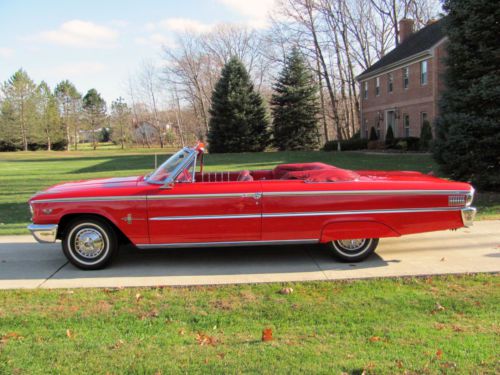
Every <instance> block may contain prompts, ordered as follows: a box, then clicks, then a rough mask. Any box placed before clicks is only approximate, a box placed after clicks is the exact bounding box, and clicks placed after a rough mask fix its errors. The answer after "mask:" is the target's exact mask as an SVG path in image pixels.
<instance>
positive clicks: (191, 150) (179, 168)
mask: <svg viewBox="0 0 500 375" xmlns="http://www.w3.org/2000/svg"><path fill="white" fill-rule="evenodd" d="M181 150H186V151H188V152H189V155H188V157H187V158H186V159H185V160H184V161H183V162H182V163H181V164H179V165H178V166H177V167H176V168H175V169H174V170H173V171H172V173H170V175H169V176H168V177H167V178H166V179H165V181H163V182H160V181H152V180H150V179H149V176H148V178H145V181H146V182H147V183H149V184H154V185H163V186H171V185H172V184H173V183H174V182H175V179H176V178H177V177H178V176H179V174H180V173H181V172H182V171H183V170H184V169H186V168H187V166H188V165H189V164H190V163H191V162H192V161H194V164H195V165H194V168H193V182H194V171H195V170H196V159H197V158H196V154H197V151H196V150H195V149H194V148H191V147H183V148H182V149H181ZM174 155H175V154H174ZM167 160H168V159H167ZM163 164H164V163H162V165H163ZM162 165H160V167H159V168H161V166H162ZM157 170H158V168H157V169H155V171H157ZM151 174H152V173H151ZM151 174H150V175H151Z"/></svg>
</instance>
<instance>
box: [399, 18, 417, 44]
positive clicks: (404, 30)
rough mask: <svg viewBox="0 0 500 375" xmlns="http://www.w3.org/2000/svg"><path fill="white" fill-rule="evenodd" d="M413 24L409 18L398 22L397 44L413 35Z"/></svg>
mask: <svg viewBox="0 0 500 375" xmlns="http://www.w3.org/2000/svg"><path fill="white" fill-rule="evenodd" d="M413 24H414V22H413V20H412V19H409V18H403V19H402V20H400V21H399V44H401V43H403V42H404V41H405V40H406V39H408V37H409V36H410V35H411V34H413Z"/></svg>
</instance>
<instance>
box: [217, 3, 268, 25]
mask: <svg viewBox="0 0 500 375" xmlns="http://www.w3.org/2000/svg"><path fill="white" fill-rule="evenodd" d="M218 1H219V2H220V3H221V4H223V5H225V6H227V7H229V8H231V9H233V10H234V11H236V12H238V13H240V14H241V15H242V16H244V17H246V18H248V25H249V26H252V27H255V28H265V27H267V26H269V19H268V16H269V14H270V13H271V12H272V11H273V9H274V8H275V6H276V1H275V0H218Z"/></svg>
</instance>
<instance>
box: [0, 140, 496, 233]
mask: <svg viewBox="0 0 500 375" xmlns="http://www.w3.org/2000/svg"><path fill="white" fill-rule="evenodd" d="M155 152H156V153H158V155H159V156H158V162H159V163H160V162H162V161H163V160H164V159H165V158H166V156H167V152H168V151H165V150H161V149H133V150H119V149H115V148H104V149H103V148H101V149H98V150H97V151H90V150H83V151H71V152H44V151H40V152H16V153H0V170H1V176H0V235H5V234H26V233H27V230H26V225H27V224H28V223H29V218H30V215H29V210H28V206H27V204H26V201H27V200H28V198H29V197H30V196H31V195H33V194H34V193H35V192H37V191H39V190H42V189H44V188H46V187H48V186H50V185H53V184H56V183H59V182H61V181H72V180H81V179H89V178H96V177H111V176H127V175H137V174H145V173H147V172H148V171H150V170H151V169H153V167H154V155H153V153H155ZM310 161H322V162H325V163H330V164H334V165H337V166H339V167H343V168H350V169H385V170H395V169H403V170H417V171H422V172H426V173H427V172H430V171H434V173H437V166H436V164H435V163H434V162H433V160H432V158H431V157H430V156H429V155H425V154H396V155H390V154H389V155H385V154H364V153H355V152H343V153H337V152H321V151H317V152H267V153H241V154H214V155H210V154H209V155H207V157H206V166H207V170H212V171H213V170H238V169H263V168H272V167H273V166H275V165H276V164H279V163H288V162H310ZM476 205H477V206H478V207H479V208H480V217H482V218H498V217H500V194H498V193H496V194H495V193H489V194H481V193H479V194H478V199H477V200H476Z"/></svg>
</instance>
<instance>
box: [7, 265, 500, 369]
mask: <svg viewBox="0 0 500 375" xmlns="http://www.w3.org/2000/svg"><path fill="white" fill-rule="evenodd" d="M498 281H499V279H498V276H496V275H474V276H471V275H469V276H445V277H433V278H430V277H429V278H403V279H401V278H399V279H379V280H365V281H346V282H341V281H337V282H314V283H292V284H287V285H286V286H287V287H291V288H293V292H292V293H291V294H280V293H279V291H280V290H281V288H283V286H284V285H281V284H259V285H242V286H222V287H210V286H208V287H191V288H171V287H165V288H147V289H145V288H142V289H137V288H131V289H112V290H110V289H79V290H74V291H73V290H40V289H39V290H32V291H21V290H17V291H0V318H1V319H0V373H2V374H4V373H5V374H7V373H8V374H10V373H13V374H45V373H47V372H51V373H58V374H70V373H71V374H78V373H89V372H92V373H97V374H105V373H106V374H108V373H109V374H122V373H126V374H154V373H162V374H170V373H242V372H244V373H255V374H260V373H262V374H281V373H297V374H298V373H324V374H340V373H349V374H361V373H365V372H364V371H366V373H368V374H369V373H376V374H386V373H387V374H393V373H401V374H402V373H405V374H408V373H409V374H415V373H418V374H425V373H432V374H434V373H459V374H470V373H476V374H479V373H491V374H494V373H498V371H500V362H499V361H498V343H499V341H498V335H499V334H500V327H499V325H498V323H499V318H500V314H499V310H498V301H499V299H500V288H499V285H498ZM265 328H270V329H271V330H272V335H273V340H272V341H268V342H262V340H261V335H262V331H263V329H265Z"/></svg>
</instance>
